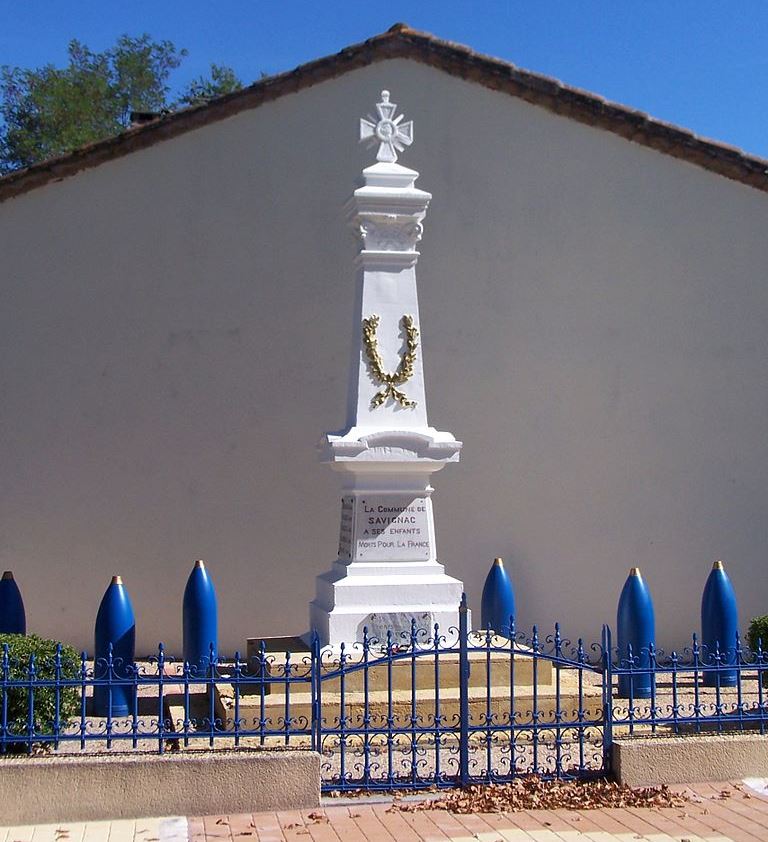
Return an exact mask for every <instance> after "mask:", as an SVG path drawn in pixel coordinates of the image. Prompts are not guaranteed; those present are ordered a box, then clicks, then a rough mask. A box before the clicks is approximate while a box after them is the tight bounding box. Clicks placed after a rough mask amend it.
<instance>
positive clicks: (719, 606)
mask: <svg viewBox="0 0 768 842" xmlns="http://www.w3.org/2000/svg"><path fill="white" fill-rule="evenodd" d="M738 630H739V612H738V607H737V604H736V592H735V591H734V590H733V585H732V584H731V580H730V579H729V578H728V574H727V573H726V572H725V567H724V566H723V562H722V561H716V562H715V563H714V565H713V567H712V571H711V573H710V574H709V577H708V578H707V584H706V585H705V586H704V593H703V594H702V596H701V644H702V661H703V663H704V664H705V666H708V665H713V666H718V665H731V664H734V665H735V664H736V663H737V660H738V654H737V650H736V635H737V633H738ZM718 680H719V683H720V686H721V687H734V686H735V685H736V670H735V669H734V670H723V669H715V670H714V671H705V672H704V684H705V685H706V686H707V687H715V686H717V684H718Z"/></svg>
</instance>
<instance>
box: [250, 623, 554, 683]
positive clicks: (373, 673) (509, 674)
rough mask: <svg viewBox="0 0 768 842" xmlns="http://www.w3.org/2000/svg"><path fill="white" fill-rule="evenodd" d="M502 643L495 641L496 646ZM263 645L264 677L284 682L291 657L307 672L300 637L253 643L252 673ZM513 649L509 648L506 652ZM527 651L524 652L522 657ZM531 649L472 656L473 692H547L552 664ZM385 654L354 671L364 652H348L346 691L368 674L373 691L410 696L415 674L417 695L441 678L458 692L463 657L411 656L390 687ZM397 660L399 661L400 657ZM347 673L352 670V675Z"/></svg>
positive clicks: (328, 659)
mask: <svg viewBox="0 0 768 842" xmlns="http://www.w3.org/2000/svg"><path fill="white" fill-rule="evenodd" d="M499 641H502V638H496V639H495V641H494V644H496V643H498V642H499ZM262 642H263V644H264V650H263V651H264V653H265V656H266V658H265V660H266V661H267V665H266V668H265V677H267V676H269V677H275V678H280V677H284V676H285V674H286V669H285V666H286V655H288V659H287V663H288V668H289V671H290V674H291V675H293V676H300V675H303V674H305V673H306V672H308V670H309V659H310V650H309V647H308V646H307V645H306V643H305V642H304V641H303V640H302V639H301V638H297V637H271V638H255V637H249V638H248V641H247V648H246V653H247V659H248V660H247V664H248V666H247V672H249V673H251V674H253V675H256V676H258V675H259V671H260V663H261V651H262V648H261V647H262ZM508 645H509V644H508V643H507V646H508ZM521 650H522V651H521ZM525 651H526V648H525V647H522V646H520V644H517V645H516V646H515V652H514V654H512V653H511V652H503V651H502V652H498V651H496V652H492V653H491V657H490V659H488V656H487V653H486V652H483V651H471V652H470V653H469V664H470V673H469V686H470V688H477V687H482V688H485V687H487V686H488V685H490V686H491V687H493V688H499V689H500V690H502V691H506V692H507V693H509V688H510V684H512V685H513V686H514V687H515V688H517V687H531V686H532V685H534V684H535V685H537V686H540V687H545V686H548V685H550V684H551V683H552V681H553V670H552V663H551V662H550V661H548V660H545V659H541V658H539V659H534V658H532V657H530V656H529V655H527V654H525ZM383 655H385V650H383V649H381V647H377V646H372V647H371V648H370V650H369V655H368V660H369V665H368V667H367V668H366V669H363V668H360V669H357V670H355V669H353V667H354V665H355V664H360V663H362V660H363V652H362V646H360V645H357V646H352V647H350V648H349V650H347V651H345V660H344V664H345V674H344V682H345V688H344V689H345V691H347V692H362V691H363V683H364V673H365V672H367V675H368V689H369V690H386V689H387V687H389V686H391V687H392V689H393V690H407V691H409V692H410V688H411V684H412V674H415V679H416V689H417V690H429V689H433V688H434V686H435V683H436V680H437V676H439V682H440V689H441V690H448V689H453V688H455V689H457V688H458V686H459V655H458V653H457V652H456V653H454V652H445V651H440V654H439V655H438V656H437V657H436V656H435V655H434V654H432V653H429V654H423V653H422V654H418V655H417V656H416V658H415V662H413V659H411V658H410V657H409V656H408V655H406V656H405V657H401V658H398V659H397V660H393V661H392V664H391V684H390V677H389V672H390V670H389V664H388V661H387V660H386V659H383V660H382V656H383ZM396 657H397V656H396ZM321 660H322V667H321V669H322V672H323V673H324V674H328V673H331V672H335V671H336V670H338V669H339V663H340V656H339V653H338V652H336V651H335V650H333V649H331V648H328V649H324V650H322V652H321ZM436 660H437V661H439V668H438V669H437V670H436ZM346 670H349V671H348V672H347V671H346ZM283 687H284V684H281V683H279V682H273V683H271V684H268V685H267V688H266V693H267V694H271V693H272V692H273V691H279V690H281V689H282V688H283ZM322 689H323V692H324V693H325V692H326V691H327V692H330V693H334V692H336V693H338V692H340V689H341V679H340V678H333V679H324V680H323V688H322ZM260 692H261V689H260V686H258V685H257V684H255V683H254V684H245V685H243V686H242V687H241V696H243V697H244V696H250V695H252V694H254V693H257V694H258V693H260Z"/></svg>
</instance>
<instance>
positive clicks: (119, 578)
mask: <svg viewBox="0 0 768 842" xmlns="http://www.w3.org/2000/svg"><path fill="white" fill-rule="evenodd" d="M110 584H111V585H122V584H123V577H122V576H113V577H112V581H111V582H110Z"/></svg>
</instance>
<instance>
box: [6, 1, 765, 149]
mask: <svg viewBox="0 0 768 842" xmlns="http://www.w3.org/2000/svg"><path fill="white" fill-rule="evenodd" d="M396 21H405V22H406V23H408V24H410V25H411V26H413V27H415V28H417V29H423V30H426V31H428V32H432V33H434V34H435V35H438V36H440V37H441V38H446V39H449V40H453V41H458V42H460V43H463V44H466V45H468V46H470V47H472V48H473V49H475V50H477V51H478V52H483V53H488V54H490V55H494V56H498V57H500V58H503V59H506V60H508V61H511V62H513V63H515V64H517V65H519V66H520V67H524V68H526V69H529V70H534V71H537V72H540V73H545V74H548V75H550V76H555V77H557V78H559V79H561V80H562V81H564V82H566V83H568V84H570V85H576V86H578V87H582V88H585V89H587V90H590V91H594V92H596V93H599V94H602V95H603V96H606V97H608V98H610V99H613V100H615V101H617V102H620V103H624V104H626V105H630V106H633V107H635V108H640V109H642V110H643V111H647V112H649V113H650V114H652V115H653V116H655V117H659V118H661V119H663V120H668V121H670V122H673V123H677V124H678V125H681V126H684V127H686V128H690V129H692V130H693V131H695V132H696V133H698V134H701V135H705V136H708V137H712V138H715V139H718V140H722V141H724V142H726V143H731V144H733V145H735V146H740V147H742V148H743V149H745V150H747V151H748V152H751V153H753V154H757V155H762V156H763V157H766V158H768V0H746V1H745V2H729V0H719V2H715V1H714V0H677V2H676V0H665V1H664V2H661V0H641V1H639V0H613V2H611V1H610V0H572V2H565V0H559V1H558V2H556V1H555V0H552V1H551V2H550V1H549V0H538V2H534V0H530V2H525V3H523V2H513V0H494V2H485V0H478V1H477V2H458V0H418V2H416V0H412V2H400V1H399V0H390V1H389V2H377V3H373V2H369V0H314V2H309V0H302V2H291V0H282V1H281V2H260V0H251V2H244V1H239V2H236V0H216V2H214V0H208V2H204V0H185V2H180V0H152V2H149V1H148V0H123V2H114V0H100V2H97V0H93V2H85V0H21V1H20V0H0V64H10V65H19V66H23V67H34V66H38V65H40V64H44V63H48V62H51V63H54V64H62V63H64V60H65V55H66V45H67V42H68V41H69V40H70V39H71V38H78V39H80V40H81V41H84V42H85V43H86V44H88V46H89V47H91V48H92V49H96V50H101V49H105V48H106V47H108V46H110V45H111V44H112V43H114V41H115V39H116V38H117V36H119V35H121V34H123V33H128V34H132V35H138V34H141V33H143V32H148V33H149V34H150V35H152V36H153V37H154V38H156V39H158V40H159V39H169V40H171V41H173V42H174V43H175V44H176V45H177V46H178V47H186V48H187V50H188V51H189V56H188V58H187V59H186V60H185V62H184V64H183V65H182V67H181V68H180V69H179V70H178V71H177V72H176V74H175V76H174V77H173V82H174V83H175V85H176V86H178V87H181V86H183V84H184V83H185V82H186V81H188V80H189V79H190V78H192V77H195V76H198V75H199V74H201V73H204V72H205V71H206V70H207V69H208V67H209V65H210V63H211V62H216V63H219V64H228V65H230V66H231V67H233V68H234V69H235V71H236V72H237V73H238V75H239V76H240V78H241V79H243V81H245V82H250V81H254V80H256V79H258V78H259V76H260V75H261V74H262V73H268V74H271V73H277V72H279V71H282V70H288V69H290V68H292V67H295V66H296V65H297V64H301V63H302V62H305V61H308V60H310V59H313V58H317V57H319V56H323V55H327V54H329V53H333V52H337V51H338V50H340V49H341V48H342V47H344V46H347V45H349V44H352V43H356V42H358V41H361V40H364V39H365V38H368V37H370V36H372V35H374V34H376V33H378V32H382V31H383V30H385V29H387V28H388V27H389V26H391V25H392V24H393V23H395V22H396Z"/></svg>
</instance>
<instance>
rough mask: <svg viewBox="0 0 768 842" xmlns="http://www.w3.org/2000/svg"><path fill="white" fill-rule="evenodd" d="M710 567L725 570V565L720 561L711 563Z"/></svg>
mask: <svg viewBox="0 0 768 842" xmlns="http://www.w3.org/2000/svg"><path fill="white" fill-rule="evenodd" d="M712 569H713V570H725V565H724V564H723V562H722V561H716V562H715V563H714V564H713V565H712Z"/></svg>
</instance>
